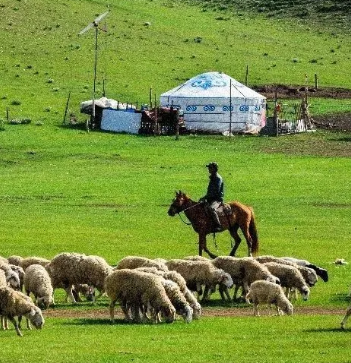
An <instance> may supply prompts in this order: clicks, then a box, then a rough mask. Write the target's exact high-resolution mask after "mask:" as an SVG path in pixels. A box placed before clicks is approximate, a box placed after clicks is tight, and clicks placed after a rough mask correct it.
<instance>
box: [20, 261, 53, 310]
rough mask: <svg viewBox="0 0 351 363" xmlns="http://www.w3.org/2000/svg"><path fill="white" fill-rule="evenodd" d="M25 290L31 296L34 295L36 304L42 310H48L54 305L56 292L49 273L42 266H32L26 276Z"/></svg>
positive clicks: (28, 268) (27, 270)
mask: <svg viewBox="0 0 351 363" xmlns="http://www.w3.org/2000/svg"><path fill="white" fill-rule="evenodd" d="M24 289H25V292H26V294H27V295H28V296H29V295H30V294H31V293H32V294H33V295H34V298H35V299H34V302H35V303H36V304H37V305H38V306H39V307H40V308H41V309H46V308H48V307H49V306H50V305H51V304H53V303H54V297H53V295H54V290H53V287H52V283H51V278H50V276H49V273H48V272H47V270H46V269H45V267H43V266H42V265H37V264H34V265H30V266H29V267H27V269H26V273H25V276H24Z"/></svg>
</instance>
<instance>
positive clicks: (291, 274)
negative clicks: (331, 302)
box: [264, 262, 310, 300]
mask: <svg viewBox="0 0 351 363" xmlns="http://www.w3.org/2000/svg"><path fill="white" fill-rule="evenodd" d="M264 265H265V266H266V267H267V268H268V270H269V271H270V272H271V273H272V274H273V275H275V276H277V277H278V278H279V280H280V284H281V286H283V287H286V288H287V296H288V297H289V295H290V290H291V289H297V290H298V291H299V292H300V293H301V295H302V298H303V300H307V299H308V296H309V294H310V289H309V287H308V286H307V284H306V282H305V280H304V278H303V276H302V275H301V272H300V271H299V270H298V269H297V268H296V267H294V266H288V265H283V264H280V263H276V262H267V263H265V264H264Z"/></svg>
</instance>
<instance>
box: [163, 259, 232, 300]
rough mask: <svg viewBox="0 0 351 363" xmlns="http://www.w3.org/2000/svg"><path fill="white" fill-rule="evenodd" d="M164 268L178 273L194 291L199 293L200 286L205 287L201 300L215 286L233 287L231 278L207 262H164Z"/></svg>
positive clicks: (175, 260) (178, 260) (174, 260)
mask: <svg viewBox="0 0 351 363" xmlns="http://www.w3.org/2000/svg"><path fill="white" fill-rule="evenodd" d="M166 266H167V267H168V269H169V270H175V271H177V272H178V273H180V274H181V275H182V276H183V277H184V279H185V281H186V283H187V286H188V287H189V288H190V289H192V290H195V289H196V291H198V292H199V291H201V286H202V285H205V286H206V289H205V292H204V295H203V298H202V300H203V301H204V300H206V299H207V298H208V289H209V287H214V286H216V285H217V284H220V285H224V286H225V287H227V288H230V287H231V286H232V285H233V280H232V278H231V276H230V275H229V274H228V273H226V272H225V271H223V270H222V269H219V268H217V267H215V266H213V265H212V264H211V262H209V261H191V260H181V259H173V260H169V261H167V262H166Z"/></svg>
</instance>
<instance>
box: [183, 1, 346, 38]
mask: <svg viewBox="0 0 351 363" xmlns="http://www.w3.org/2000/svg"><path fill="white" fill-rule="evenodd" d="M189 3H193V4H197V5H200V6H203V8H204V9H206V8H209V9H217V10H224V11H228V10H229V11H233V10H234V11H235V12H237V13H239V12H252V11H254V12H256V13H260V14H262V15H263V16H266V17H270V18H278V19H279V18H284V19H289V18H291V19H292V20H293V21H296V20H299V21H301V22H305V23H306V24H310V25H313V26H320V27H321V28H323V27H324V28H325V27H326V26H328V27H329V28H330V27H332V28H335V29H337V28H338V29H339V30H343V31H345V32H348V31H349V30H350V29H349V24H350V20H351V17H350V5H351V3H350V0H341V1H335V0H329V1H319V0H294V1H291V0H264V1H261V0H189Z"/></svg>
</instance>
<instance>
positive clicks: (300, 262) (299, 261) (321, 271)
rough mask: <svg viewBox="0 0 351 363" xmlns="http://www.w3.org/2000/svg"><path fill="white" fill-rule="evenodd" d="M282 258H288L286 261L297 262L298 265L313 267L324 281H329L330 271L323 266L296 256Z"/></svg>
mask: <svg viewBox="0 0 351 363" xmlns="http://www.w3.org/2000/svg"><path fill="white" fill-rule="evenodd" d="M281 258H282V259H284V260H286V261H290V262H293V263H295V264H296V265H298V266H304V267H308V268H311V269H312V270H314V271H316V274H317V275H318V276H319V277H320V278H321V279H322V280H323V281H324V282H327V281H328V280H329V276H328V271H327V270H326V269H324V268H322V267H319V266H317V265H315V264H313V263H311V262H309V261H307V260H303V259H299V258H294V257H281Z"/></svg>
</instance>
